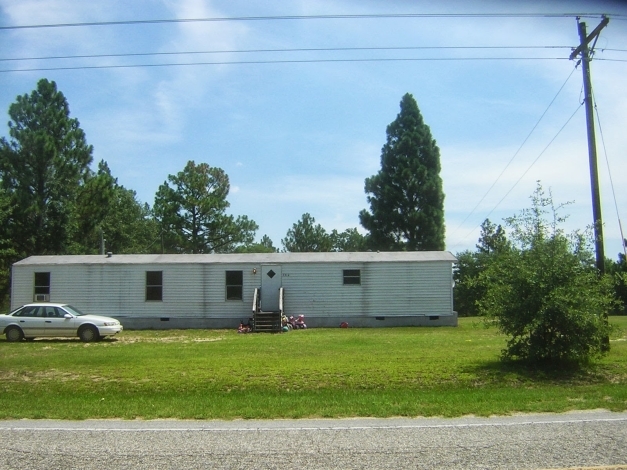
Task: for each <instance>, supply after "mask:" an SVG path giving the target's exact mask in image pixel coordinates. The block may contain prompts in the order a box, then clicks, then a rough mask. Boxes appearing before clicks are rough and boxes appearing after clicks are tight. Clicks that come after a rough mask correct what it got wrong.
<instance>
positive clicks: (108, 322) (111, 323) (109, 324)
mask: <svg viewBox="0 0 627 470" xmlns="http://www.w3.org/2000/svg"><path fill="white" fill-rule="evenodd" d="M119 324H120V322H118V321H106V322H104V326H115V325H119Z"/></svg>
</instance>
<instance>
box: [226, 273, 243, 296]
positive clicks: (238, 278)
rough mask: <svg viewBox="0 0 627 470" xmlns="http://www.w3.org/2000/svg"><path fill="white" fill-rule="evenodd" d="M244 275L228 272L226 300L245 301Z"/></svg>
mask: <svg viewBox="0 0 627 470" xmlns="http://www.w3.org/2000/svg"><path fill="white" fill-rule="evenodd" d="M243 290H244V274H243V271H227V272H226V300H243V299H244V295H243Z"/></svg>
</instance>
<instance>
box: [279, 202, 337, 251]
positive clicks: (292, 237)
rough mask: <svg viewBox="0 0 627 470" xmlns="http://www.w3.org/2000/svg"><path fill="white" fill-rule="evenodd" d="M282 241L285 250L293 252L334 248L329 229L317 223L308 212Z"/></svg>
mask: <svg viewBox="0 0 627 470" xmlns="http://www.w3.org/2000/svg"><path fill="white" fill-rule="evenodd" d="M281 243H282V244H283V248H284V250H285V251H289V252H292V253H298V252H301V253H302V252H312V251H313V252H318V251H331V250H332V248H333V241H332V240H331V237H330V236H329V234H328V233H327V231H326V230H325V229H324V227H322V225H320V224H316V219H315V218H313V217H312V215H311V214H309V213H308V212H306V213H304V214H303V215H302V217H301V219H300V220H299V221H298V222H296V223H295V224H293V225H292V228H291V229H289V230H288V231H287V233H286V234H285V238H284V239H282V240H281Z"/></svg>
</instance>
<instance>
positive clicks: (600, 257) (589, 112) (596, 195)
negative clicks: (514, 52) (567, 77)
mask: <svg viewBox="0 0 627 470" xmlns="http://www.w3.org/2000/svg"><path fill="white" fill-rule="evenodd" d="M609 22H610V19H609V18H608V17H607V16H603V20H602V21H601V23H599V25H598V26H597V27H596V28H595V29H594V31H592V32H591V33H590V35H589V36H586V23H584V22H581V21H579V17H577V25H578V27H579V40H580V41H581V44H579V46H578V47H577V48H576V49H575V50H574V51H573V53H572V54H571V55H570V60H572V59H574V58H575V57H576V56H577V55H578V54H580V53H581V64H582V70H583V90H584V103H585V105H586V123H587V126H588V157H589V160H590V187H591V189H592V217H593V220H594V244H595V248H596V265H597V269H598V271H599V273H601V274H603V273H605V250H604V248H603V219H602V217H601V195H600V191H599V171H598V170H597V145H596V137H595V135H594V115H593V112H594V111H593V103H592V82H591V80H590V50H589V49H588V44H589V43H590V42H591V41H592V40H593V39H594V40H595V43H596V39H597V38H598V36H599V33H600V32H601V30H602V29H603V28H605V27H606V26H607V24H608V23H609ZM592 49H594V44H593V45H592Z"/></svg>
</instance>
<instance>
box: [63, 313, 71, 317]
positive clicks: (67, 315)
mask: <svg viewBox="0 0 627 470" xmlns="http://www.w3.org/2000/svg"><path fill="white" fill-rule="evenodd" d="M63 318H72V315H71V314H69V313H66V314H65V315H63Z"/></svg>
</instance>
